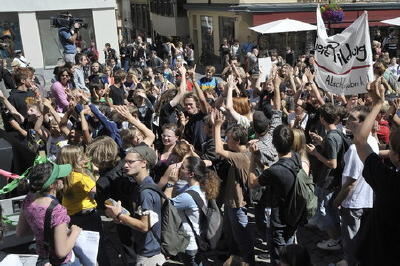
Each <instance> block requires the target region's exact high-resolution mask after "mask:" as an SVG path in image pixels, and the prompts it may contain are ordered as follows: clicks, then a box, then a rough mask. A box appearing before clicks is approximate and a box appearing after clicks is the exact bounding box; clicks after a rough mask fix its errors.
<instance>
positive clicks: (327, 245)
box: [317, 239, 342, 250]
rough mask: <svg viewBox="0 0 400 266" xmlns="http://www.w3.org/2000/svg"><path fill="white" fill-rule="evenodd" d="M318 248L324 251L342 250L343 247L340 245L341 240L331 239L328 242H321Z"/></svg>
mask: <svg viewBox="0 0 400 266" xmlns="http://www.w3.org/2000/svg"><path fill="white" fill-rule="evenodd" d="M317 247H318V248H320V249H323V250H340V249H341V248H342V245H341V244H340V239H339V240H335V239H329V240H327V241H322V242H319V243H318V244H317Z"/></svg>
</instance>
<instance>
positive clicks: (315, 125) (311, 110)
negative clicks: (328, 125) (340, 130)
mask: <svg viewBox="0 0 400 266" xmlns="http://www.w3.org/2000/svg"><path fill="white" fill-rule="evenodd" d="M305 110H306V112H307V114H308V121H307V125H306V129H305V133H306V139H307V143H310V142H311V137H310V135H309V132H310V131H312V132H315V133H317V134H318V135H320V136H321V137H325V135H326V133H325V128H324V126H323V125H322V124H321V121H320V120H319V109H318V108H315V107H314V106H313V105H311V104H310V103H306V106H305Z"/></svg>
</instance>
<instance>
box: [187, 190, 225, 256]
mask: <svg viewBox="0 0 400 266" xmlns="http://www.w3.org/2000/svg"><path fill="white" fill-rule="evenodd" d="M185 193H187V194H189V195H190V196H191V197H192V198H193V200H194V202H196V205H197V207H198V208H199V210H200V235H198V234H197V233H196V231H195V230H194V227H193V224H192V222H191V221H190V219H189V217H188V216H187V215H186V214H185V216H186V220H187V221H188V223H189V225H190V227H191V228H192V231H193V234H194V236H195V238H196V244H197V247H198V249H199V250H200V251H202V252H205V251H209V250H214V249H215V248H216V247H217V244H218V241H219V240H220V238H221V235H222V226H223V221H222V215H221V212H220V210H219V208H218V206H217V203H216V201H215V200H209V201H208V206H207V207H206V206H205V204H204V202H203V199H202V198H201V197H200V195H199V193H197V192H196V191H194V190H187V191H186V192H185Z"/></svg>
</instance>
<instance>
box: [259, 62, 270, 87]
mask: <svg viewBox="0 0 400 266" xmlns="http://www.w3.org/2000/svg"><path fill="white" fill-rule="evenodd" d="M258 67H259V68H260V72H261V77H259V79H260V80H261V82H265V80H266V79H267V78H268V77H269V76H270V74H271V69H272V61H271V57H264V58H258Z"/></svg>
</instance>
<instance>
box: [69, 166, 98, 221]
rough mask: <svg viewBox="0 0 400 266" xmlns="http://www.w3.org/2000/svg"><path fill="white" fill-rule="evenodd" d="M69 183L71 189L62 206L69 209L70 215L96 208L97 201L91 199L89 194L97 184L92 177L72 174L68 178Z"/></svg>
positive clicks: (76, 173)
mask: <svg viewBox="0 0 400 266" xmlns="http://www.w3.org/2000/svg"><path fill="white" fill-rule="evenodd" d="M68 183H69V188H68V189H67V191H66V192H65V193H64V196H63V200H62V205H63V206H64V207H65V208H66V209H67V212H68V215H74V214H76V213H78V212H80V211H82V210H87V209H93V208H96V206H97V203H96V201H95V200H94V199H90V198H89V192H90V191H91V190H92V189H93V188H94V187H95V186H96V182H95V181H93V179H91V178H90V176H88V175H85V174H82V173H78V172H72V173H71V174H70V176H69V177H68Z"/></svg>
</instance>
